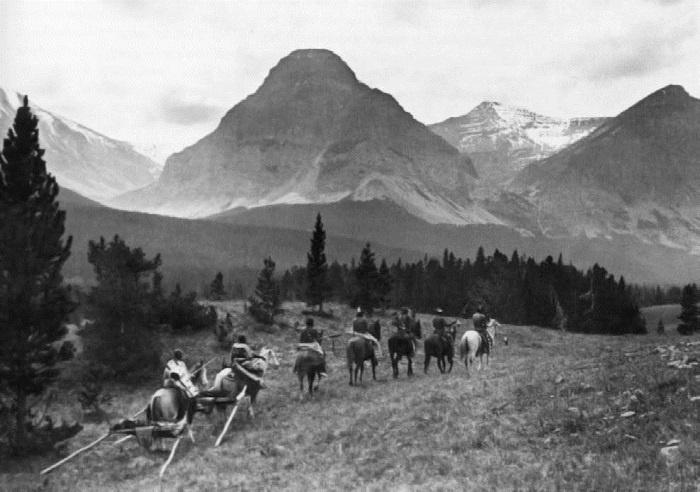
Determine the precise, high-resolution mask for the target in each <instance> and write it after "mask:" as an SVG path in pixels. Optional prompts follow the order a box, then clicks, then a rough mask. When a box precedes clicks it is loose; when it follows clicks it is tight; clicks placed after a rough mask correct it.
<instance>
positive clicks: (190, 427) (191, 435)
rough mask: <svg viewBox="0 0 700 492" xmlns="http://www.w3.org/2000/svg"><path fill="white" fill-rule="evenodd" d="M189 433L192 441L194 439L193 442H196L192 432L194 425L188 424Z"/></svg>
mask: <svg viewBox="0 0 700 492" xmlns="http://www.w3.org/2000/svg"><path fill="white" fill-rule="evenodd" d="M187 435H188V436H189V438H190V441H192V444H194V432H192V425H191V424H187Z"/></svg>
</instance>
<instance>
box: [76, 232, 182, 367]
mask: <svg viewBox="0 0 700 492" xmlns="http://www.w3.org/2000/svg"><path fill="white" fill-rule="evenodd" d="M88 262H89V263H90V264H92V266H93V268H94V270H95V278H96V280H97V285H96V286H95V287H93V288H92V290H91V291H90V293H89V295H88V308H89V311H90V314H91V315H92V316H93V317H94V318H95V323H94V324H93V325H92V326H91V327H90V328H89V329H88V330H86V333H85V351H86V355H87V356H88V358H90V359H91V360H92V361H93V362H94V363H95V364H98V365H101V366H103V367H104V369H105V370H106V372H107V374H109V375H111V376H112V377H114V378H116V379H118V380H126V379H130V378H133V377H136V376H137V375H138V374H139V372H146V371H150V370H153V369H155V368H156V367H157V365H158V363H159V358H160V353H159V350H158V347H157V340H156V337H155V336H154V333H153V328H154V327H155V324H156V322H157V321H158V319H157V317H158V313H157V312H156V306H155V305H154V302H153V301H154V294H153V291H152V285H153V284H154V283H155V284H156V285H160V277H159V276H158V272H157V269H158V267H159V266H160V263H161V261H160V255H156V256H155V258H153V259H152V260H149V259H146V255H145V254H144V252H143V251H142V250H141V248H134V249H132V248H130V247H129V246H128V245H127V244H126V243H125V242H124V241H123V240H122V239H121V238H120V237H119V236H114V239H112V241H110V242H109V243H106V242H105V240H104V238H100V240H99V242H95V241H90V242H89V243H88ZM149 276H151V279H150V283H149V282H148V277H149ZM164 306H166V307H167V306H168V303H167V302H166V303H165V304H164Z"/></svg>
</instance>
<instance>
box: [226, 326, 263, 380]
mask: <svg viewBox="0 0 700 492" xmlns="http://www.w3.org/2000/svg"><path fill="white" fill-rule="evenodd" d="M256 358H261V357H260V356H259V355H257V354H256V353H255V352H253V349H252V348H250V345H248V339H247V338H246V336H245V335H239V336H238V338H237V339H236V342H235V343H234V344H233V346H232V347H231V366H234V365H236V364H237V365H239V366H240V367H242V368H243V369H245V370H246V371H248V374H247V376H248V377H249V378H251V379H252V380H253V381H257V382H258V383H259V384H260V387H262V388H266V386H265V382H264V381H263V378H262V376H258V375H256V374H254V373H253V372H252V371H257V364H256V361H255V360H254V359H256ZM257 362H259V361H257Z"/></svg>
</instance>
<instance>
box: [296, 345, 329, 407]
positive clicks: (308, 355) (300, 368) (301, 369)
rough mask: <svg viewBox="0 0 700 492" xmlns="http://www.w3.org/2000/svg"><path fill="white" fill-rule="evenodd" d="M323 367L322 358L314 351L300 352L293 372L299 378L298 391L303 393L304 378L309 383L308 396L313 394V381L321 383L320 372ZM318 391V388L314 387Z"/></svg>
mask: <svg viewBox="0 0 700 492" xmlns="http://www.w3.org/2000/svg"><path fill="white" fill-rule="evenodd" d="M324 366H325V361H324V359H323V356H322V355H321V354H320V353H318V352H316V351H314V350H301V351H299V353H298V354H297V358H296V360H295V361H294V372H295V373H296V375H297V377H298V378H299V390H300V391H301V392H302V394H303V393H304V376H306V379H307V380H308V382H309V396H312V395H313V393H314V379H316V378H318V381H319V382H320V381H321V376H320V374H321V372H323V368H324ZM316 390H318V386H316Z"/></svg>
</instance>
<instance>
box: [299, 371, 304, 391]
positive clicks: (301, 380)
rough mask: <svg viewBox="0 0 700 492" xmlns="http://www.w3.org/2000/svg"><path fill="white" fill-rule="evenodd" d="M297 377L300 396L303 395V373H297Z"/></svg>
mask: <svg viewBox="0 0 700 492" xmlns="http://www.w3.org/2000/svg"><path fill="white" fill-rule="evenodd" d="M297 377H298V378H299V391H300V392H301V394H302V395H303V394H304V373H303V372H301V371H300V372H298V373H297Z"/></svg>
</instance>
